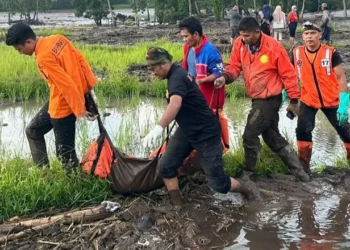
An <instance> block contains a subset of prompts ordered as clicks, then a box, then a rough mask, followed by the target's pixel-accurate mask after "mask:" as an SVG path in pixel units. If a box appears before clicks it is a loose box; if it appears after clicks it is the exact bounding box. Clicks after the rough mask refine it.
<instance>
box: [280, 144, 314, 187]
mask: <svg viewBox="0 0 350 250" xmlns="http://www.w3.org/2000/svg"><path fill="white" fill-rule="evenodd" d="M276 153H277V154H278V155H279V157H280V158H281V160H282V161H283V163H284V164H285V165H286V166H287V167H288V169H289V171H290V173H291V174H292V175H294V176H295V177H296V178H298V180H299V181H302V182H308V181H309V180H310V176H309V175H308V174H307V173H306V172H305V171H304V170H303V167H302V165H301V164H300V161H299V159H298V157H297V154H296V152H295V151H294V150H293V148H292V147H291V146H290V145H287V146H285V147H284V148H282V149H280V150H279V151H278V152H276Z"/></svg>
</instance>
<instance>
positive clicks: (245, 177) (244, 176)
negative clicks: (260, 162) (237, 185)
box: [239, 170, 253, 181]
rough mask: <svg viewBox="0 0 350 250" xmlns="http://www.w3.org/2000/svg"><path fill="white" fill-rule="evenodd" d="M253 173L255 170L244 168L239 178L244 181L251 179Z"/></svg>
mask: <svg viewBox="0 0 350 250" xmlns="http://www.w3.org/2000/svg"><path fill="white" fill-rule="evenodd" d="M252 175H253V172H251V171H247V170H243V171H242V174H241V176H240V177H239V179H241V180H242V181H250V176H252Z"/></svg>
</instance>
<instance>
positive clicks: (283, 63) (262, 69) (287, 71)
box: [223, 33, 300, 99]
mask: <svg viewBox="0 0 350 250" xmlns="http://www.w3.org/2000/svg"><path fill="white" fill-rule="evenodd" d="M241 71H242V72H243V78H244V85H245V89H246V92H247V95H248V96H249V97H250V98H252V99H267V98H269V97H272V96H277V95H279V94H281V92H282V90H283V89H284V88H285V89H286V90H287V93H288V96H289V98H290V99H299V97H300V92H299V89H298V84H297V80H298V79H297V76H296V72H295V69H294V68H293V66H292V64H291V63H289V57H288V53H287V51H286V50H285V48H284V47H283V46H282V45H281V44H280V43H279V42H277V41H276V40H275V39H274V38H272V37H269V36H267V35H265V34H263V33H261V40H260V46H259V49H258V51H256V52H255V53H252V52H251V51H250V49H249V46H248V45H246V44H245V43H244V42H243V40H242V37H241V36H240V37H238V38H237V39H236V40H235V41H234V45H233V48H232V52H231V56H230V59H229V61H228V63H227V65H226V71H225V72H224V73H223V74H224V75H227V76H228V77H229V78H231V79H235V78H237V77H238V76H239V75H240V72H241Z"/></svg>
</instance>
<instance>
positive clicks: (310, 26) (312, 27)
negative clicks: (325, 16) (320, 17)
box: [303, 21, 321, 32]
mask: <svg viewBox="0 0 350 250" xmlns="http://www.w3.org/2000/svg"><path fill="white" fill-rule="evenodd" d="M306 30H317V31H318V32H321V28H320V26H318V25H317V24H314V23H312V22H309V21H307V22H305V23H303V32H304V31H306Z"/></svg>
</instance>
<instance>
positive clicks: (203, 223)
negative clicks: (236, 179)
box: [0, 169, 350, 250]
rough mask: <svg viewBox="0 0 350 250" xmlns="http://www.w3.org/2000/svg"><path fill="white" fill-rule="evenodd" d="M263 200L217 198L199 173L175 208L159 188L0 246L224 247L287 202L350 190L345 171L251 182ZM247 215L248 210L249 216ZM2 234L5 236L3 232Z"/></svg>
mask: <svg viewBox="0 0 350 250" xmlns="http://www.w3.org/2000/svg"><path fill="white" fill-rule="evenodd" d="M255 182H256V184H257V186H258V188H259V190H260V193H261V196H262V198H263V201H262V202H260V203H254V202H253V203H249V204H248V202H247V201H246V200H245V198H244V197H242V196H241V195H240V194H237V195H233V196H232V195H231V194H230V195H227V196H221V195H218V194H214V192H213V191H212V190H211V189H210V188H209V187H208V185H207V182H206V178H205V176H204V175H203V174H202V173H196V174H195V175H194V176H192V177H188V178H186V179H184V180H182V181H181V187H182V194H183V198H184V201H185V205H184V207H183V208H182V210H180V211H179V210H176V209H174V208H173V207H172V206H171V205H170V203H169V200H168V196H167V193H166V192H165V190H164V188H163V189H159V190H156V191H154V192H151V193H149V194H145V195H140V196H129V197H116V198H115V201H117V202H119V203H120V204H121V207H120V208H119V209H118V211H117V212H115V213H108V214H105V215H102V217H101V218H98V217H95V218H94V221H91V220H89V218H88V217H87V218H82V219H81V220H79V221H76V222H75V223H67V222H61V223H56V224H54V225H52V226H49V227H47V228H45V229H43V230H41V231H38V232H33V233H28V234H27V235H26V236H25V237H23V238H21V239H18V240H14V241H9V242H7V243H5V244H2V245H0V247H2V248H3V249H8V250H12V249H13V250H14V249H17V250H18V249H21V250H24V249H112V250H117V249H159V250H164V249H166V250H180V249H224V247H226V246H230V245H232V244H233V241H234V239H235V238H236V237H237V236H238V232H239V230H237V228H236V226H237V223H238V222H239V221H241V220H244V219H246V218H249V216H252V215H250V213H252V211H254V212H253V213H254V216H255V215H256V213H257V212H258V211H259V210H264V208H265V209H267V207H268V206H271V201H274V204H276V202H277V203H278V201H281V202H282V201H283V200H286V198H288V199H291V198H294V199H299V200H308V199H311V198H312V199H313V198H315V196H318V195H325V193H330V194H332V193H335V194H337V195H339V194H343V193H345V192H348V191H349V190H350V171H349V170H342V169H336V170H334V169H330V170H326V171H325V172H324V173H322V174H313V178H312V181H311V182H309V183H301V182H298V181H296V179H295V178H294V177H293V176H291V175H283V174H273V175H270V176H260V177H256V178H255ZM249 211H250V212H249ZM5 235H6V234H5ZM1 236H4V235H0V237H1Z"/></svg>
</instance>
